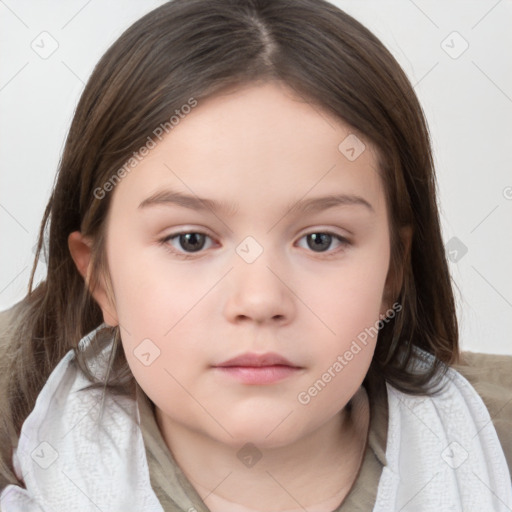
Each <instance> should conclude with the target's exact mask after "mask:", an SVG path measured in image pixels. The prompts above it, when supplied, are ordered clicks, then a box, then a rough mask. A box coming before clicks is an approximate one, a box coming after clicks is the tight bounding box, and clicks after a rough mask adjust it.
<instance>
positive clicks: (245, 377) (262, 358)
mask: <svg viewBox="0 0 512 512" xmlns="http://www.w3.org/2000/svg"><path fill="white" fill-rule="evenodd" d="M214 368H215V369H216V370H217V371H218V372H220V373H221V374H222V375H224V376H227V377H229V378H233V379H235V380H237V381H239V382H241V383H243V384H256V385H258V384H260V385H261V384H272V383H274V382H278V381H280V380H283V379H286V378H288V377H292V376H293V375H297V373H299V372H300V370H302V367H300V366H297V365H294V364H293V363H291V362H290V361H288V359H286V358H284V357H282V356H281V355H279V354H275V353H270V352H269V353H266V354H254V353H246V354H242V355H240V356H238V357H234V358H232V359H229V360H227V361H224V362H222V363H219V364H217V365H215V366H214Z"/></svg>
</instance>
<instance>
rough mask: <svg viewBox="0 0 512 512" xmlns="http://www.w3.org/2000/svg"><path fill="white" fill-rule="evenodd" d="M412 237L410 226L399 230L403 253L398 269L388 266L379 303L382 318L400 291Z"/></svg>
mask: <svg viewBox="0 0 512 512" xmlns="http://www.w3.org/2000/svg"><path fill="white" fill-rule="evenodd" d="M412 235H413V230H412V227H411V226H403V227H401V228H400V229H399V232H398V236H399V238H400V241H401V244H402V246H403V251H404V252H403V257H402V261H400V262H399V263H398V265H396V266H397V267H399V268H394V267H393V266H391V265H390V268H389V271H388V275H387V278H386V284H385V287H384V295H383V297H382V303H381V311H380V313H381V315H382V316H384V315H385V314H386V312H387V311H389V309H390V308H391V307H392V306H393V304H394V303H395V302H396V300H397V298H398V295H399V294H400V290H401V289H402V284H403V280H404V272H405V262H407V260H408V259H409V254H410V251H411V244H412Z"/></svg>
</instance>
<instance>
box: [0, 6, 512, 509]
mask: <svg viewBox="0 0 512 512" xmlns="http://www.w3.org/2000/svg"><path fill="white" fill-rule="evenodd" d="M46 236H47V238H48V254H47V255H46V257H47V261H48V277H47V279H46V280H45V281H44V282H42V283H40V284H39V285H38V286H37V287H36V288H35V289H32V279H31V282H30V285H29V293H28V295H27V297H26V298H25V299H24V300H23V301H22V302H20V303H19V304H18V305H16V307H15V309H14V311H13V314H12V315H10V321H9V324H8V326H7V329H6V330H5V333H4V335H3V345H4V349H3V357H2V358H1V361H2V363H1V364H2V365H3V366H2V372H1V379H2V387H1V389H2V402H1V406H2V418H3V422H2V425H1V431H0V434H1V437H2V439H1V447H2V459H1V462H2V466H1V469H2V471H1V475H2V493H1V496H0V507H1V510H2V511H3V512H12V511H21V510H24V511H25V510H29V511H36V510H37V511H42V510H53V511H60V510H80V511H84V510H103V511H131V510H133V511H135V510H136V511H141V510H143V511H163V510H165V511H181V512H185V511H189V512H191V511H203V512H205V511H212V512H230V511H237V512H239V511H259V512H261V511H280V512H284V511H299V510H307V511H310V512H313V511H315V512H330V511H334V510H335V511H349V510H350V511H352V510H374V511H398V510H401V511H434V510H435V511H438V510H450V511H456V510H457V511H458V510H464V511H469V510H486V511H490V510H493V511H505V510H510V509H511V507H512V489H511V480H510V473H509V469H508V466H507V461H506V455H505V453H504V447H505V443H504V441H503V438H500V437H498V434H497V431H496V429H495V427H494V425H493V421H492V418H491V416H490V414H489V412H488V410H487V409H486V406H485V405H484V402H483V401H482V399H481V398H480V396H479V394H477V392H476V391H475V389H474V388H473V387H472V386H471V385H470V384H469V382H468V381H467V380H466V379H465V378H464V377H463V376H462V374H461V373H459V372H458V371H457V370H456V369H454V368H452V367H451V365H453V364H455V363H457V362H459V348H458V338H457V321H456V317H455V308H454V299H453V295H452V289H451V284H450V276H449V271H448V267H447V262H446V258H445V254H444V249H443V242H442V238H441V233H440V225H439V217H438V212H437V206H436V196H435V180H434V170H433V163H432V155H431V148H430V142H429V135H428V130H427V126H426V123H425V120H424V117H423V113H422V110H421V107H420V105H419V104H418V100H417V98H416V96H415V94H414V91H413V89H412V87H411V84H410V83H409V81H408V79H407V78H406V76H405V74H404V73H403V71H402V70H401V69H400V67H399V65H398V64H397V62H396V61H395V59H394V58H393V57H392V56H391V54H390V53H389V52H388V51H387V50H386V49H385V48H384V46H383V45H382V43H381V42H380V41H379V40H378V39H377V38H376V37H375V36H374V35H373V34H371V33H370V32H369V31H368V30H367V29H365V28H364V27H363V26H362V25H361V24H359V23H358V22H357V21H356V20H354V19H353V18H351V17H350V16H348V15H347V14H345V13H344V12H342V11H341V10H339V9H338V8H336V7H335V6H333V5H331V4H329V3H327V2H326V1H324V0H295V1H294V2H287V1H285V0H173V1H171V2H168V3H166V4H164V5H162V6H161V7H159V8H157V9H155V10H154V11H152V12H150V13H149V14H147V15H146V16H144V17H143V18H142V19H140V20H139V21H137V22H136V23H135V24H134V25H133V26H132V27H130V28H129V29H128V30H127V31H126V32H125V33H124V34H123V35H122V36H121V37H120V38H119V39H118V40H117V41H116V42H115V43H114V44H113V45H112V47H111V48H110V49H109V50H108V51H107V53H106V54H105V55H104V57H103V58H102V59H101V60H100V62H99V64H98V65H97V66H96V68H95V70H94V72H93V74H92V76H91V78H90V79H89V82H88V84H87V86H86V88H85V90H84V92H83V95H82V97H81V99H80V102H79V104H78V107H77V109H76V112H75V116H74V119H73V122H72V125H71V129H70V132H69V136H68V139H67V141H66V146H65V148H64V153H63V157H62V160H61V163H60V168H59V173H58V180H57V182H56V185H55V187H54V190H53V193H52V196H51V198H50V201H49V204H48V206H47V209H46V211H45V215H44V218H43V222H42V226H41V231H40V238H39V244H38V250H37V254H36V259H35V261H36V262H37V259H38V257H39V253H40V251H41V250H42V249H45V250H46V248H44V247H43V241H44V240H45V237H46ZM35 265H36V263H35V264H34V269H33V271H32V278H33V276H34V271H35ZM507 363H508V361H507ZM495 370H496V372H497V374H498V375H500V373H499V368H498V367H496V369H495ZM504 373H505V372H503V371H502V374H504ZM501 394H502V395H504V391H503V390H502V392H501ZM502 398H503V396H501V398H500V399H502ZM508 425H509V427H508V428H510V423H509V424H508ZM508 448H509V449H510V446H508ZM509 455H510V454H509Z"/></svg>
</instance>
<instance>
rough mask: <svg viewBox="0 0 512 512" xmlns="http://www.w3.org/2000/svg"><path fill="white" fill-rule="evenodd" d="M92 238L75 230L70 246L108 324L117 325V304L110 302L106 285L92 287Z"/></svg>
mask: <svg viewBox="0 0 512 512" xmlns="http://www.w3.org/2000/svg"><path fill="white" fill-rule="evenodd" d="M91 247H92V239H91V238H89V237H86V236H84V235H82V233H81V232H80V231H73V232H72V233H71V234H70V235H69V236H68V248H69V252H70V254H71V257H72V259H73V261H74V262H75V265H76V268H77V270H78V272H80V274H81V276H82V277H83V278H84V282H85V284H86V286H88V287H89V291H90V292H91V294H92V296H93V297H94V300H95V301H96V302H97V303H98V305H99V306H100V308H101V310H102V311H103V320H104V322H105V323H106V324H108V325H112V326H116V325H118V324H119V320H118V318H117V313H116V310H115V306H113V305H112V304H111V303H110V300H109V298H108V295H107V293H106V290H105V287H104V286H103V284H102V283H97V284H96V286H95V288H94V289H90V272H91V254H92V250H91Z"/></svg>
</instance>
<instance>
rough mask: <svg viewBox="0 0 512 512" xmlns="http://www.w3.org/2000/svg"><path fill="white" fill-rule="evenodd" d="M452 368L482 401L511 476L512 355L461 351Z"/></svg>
mask: <svg viewBox="0 0 512 512" xmlns="http://www.w3.org/2000/svg"><path fill="white" fill-rule="evenodd" d="M452 367H453V369H454V370H456V371H458V372H459V373H460V374H461V375H462V376H463V377H465V378H466V380H468V381H469V383H470V384H471V385H472V386H473V388H474V389H475V390H476V392H477V393H478V394H479V395H480V397H481V398H482V401H483V402H484V404H485V406H486V407H487V409H488V411H489V414H490V416H491V419H492V421H493V424H494V428H495V429H496V432H497V434H498V438H499V440H500V443H501V445H502V447H503V452H504V453H505V457H506V459H507V463H508V467H509V469H510V472H511V473H512V356H509V355H500V354H483V353H477V352H462V353H461V361H460V362H459V363H458V364H455V365H453V366H452Z"/></svg>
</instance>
